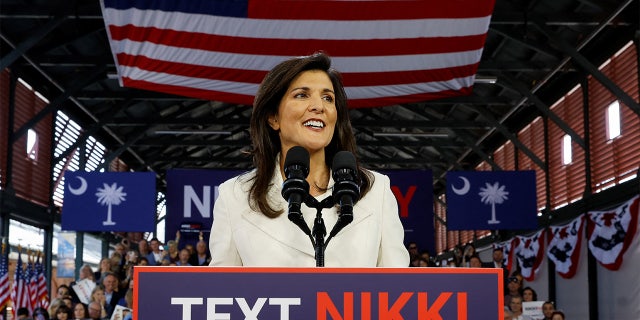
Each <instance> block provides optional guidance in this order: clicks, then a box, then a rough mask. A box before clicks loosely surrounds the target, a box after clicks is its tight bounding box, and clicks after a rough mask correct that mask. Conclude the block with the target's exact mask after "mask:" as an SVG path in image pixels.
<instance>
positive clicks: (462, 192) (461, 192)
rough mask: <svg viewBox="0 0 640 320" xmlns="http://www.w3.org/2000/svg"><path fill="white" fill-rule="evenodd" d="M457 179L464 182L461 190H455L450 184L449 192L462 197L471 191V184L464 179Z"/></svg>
mask: <svg viewBox="0 0 640 320" xmlns="http://www.w3.org/2000/svg"><path fill="white" fill-rule="evenodd" d="M458 178H460V179H461V180H462V181H464V186H462V188H460V189H456V187H454V186H453V184H451V190H452V191H453V192H454V193H455V194H457V195H459V196H464V195H465V194H467V193H468V192H469V189H471V184H470V183H469V179H467V178H465V177H458Z"/></svg>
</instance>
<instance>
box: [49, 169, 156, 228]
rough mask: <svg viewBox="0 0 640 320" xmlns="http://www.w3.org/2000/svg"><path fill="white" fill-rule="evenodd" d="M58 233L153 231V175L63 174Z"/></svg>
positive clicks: (154, 199)
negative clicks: (66, 231)
mask: <svg viewBox="0 0 640 320" xmlns="http://www.w3.org/2000/svg"><path fill="white" fill-rule="evenodd" d="M64 178H65V186H64V205H63V207H62V230H69V231H131V232H135V231H154V230H155V224H156V176H155V174H154V173H153V172H84V171H65V174H64Z"/></svg>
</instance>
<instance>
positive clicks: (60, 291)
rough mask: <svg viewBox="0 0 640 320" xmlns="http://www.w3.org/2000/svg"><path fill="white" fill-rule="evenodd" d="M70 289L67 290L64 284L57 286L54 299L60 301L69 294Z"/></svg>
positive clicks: (67, 287)
mask: <svg viewBox="0 0 640 320" xmlns="http://www.w3.org/2000/svg"><path fill="white" fill-rule="evenodd" d="M70 291H71V289H69V286H68V285H66V284H61V285H59V286H58V290H56V298H57V299H62V298H64V297H65V296H68V295H69V294H70V293H71V292H70Z"/></svg>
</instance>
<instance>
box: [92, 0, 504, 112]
mask: <svg viewBox="0 0 640 320" xmlns="http://www.w3.org/2000/svg"><path fill="white" fill-rule="evenodd" d="M311 2H312V3H311ZM493 4H494V0H477V1H476V0H458V1H287V4H286V5H285V4H284V2H282V1H272V0H265V1H250V3H249V6H250V9H249V18H236V17H221V16H212V15H206V14H189V13H180V12H164V11H159V10H155V11H151V10H139V9H127V10H115V9H110V8H103V16H104V18H105V23H106V25H107V29H108V33H109V37H110V43H111V48H112V52H113V54H114V57H115V60H116V64H117V67H118V75H119V79H120V81H121V85H123V86H129V87H137V88H143V89H149V90H154V91H164V92H168V93H174V94H180V95H185V96H192V97H197V98H203V99H211V100H221V101H226V102H231V103H241V104H251V103H252V102H253V95H254V94H255V93H256V91H257V88H258V85H259V84H260V82H261V81H262V79H263V77H264V75H265V74H266V72H267V71H268V70H270V69H271V68H272V67H273V66H275V65H276V64H278V63H280V62H282V61H283V60H285V59H288V58H290V57H293V56H301V55H308V54H311V53H313V52H316V51H324V52H326V53H327V54H329V55H330V56H331V57H332V60H333V64H334V67H335V68H336V69H338V70H339V71H340V72H341V73H342V74H343V78H344V83H345V87H346V91H347V95H348V96H349V99H350V106H351V107H372V106H383V105H391V104H396V103H406V102H416V101H424V100H430V99H436V98H442V97H448V96H455V95H463V94H468V93H470V92H471V87H472V85H473V81H474V78H475V72H476V70H477V67H478V63H479V61H480V58H481V55H482V50H483V47H484V41H485V38H486V33H487V30H488V27H489V22H490V19H491V12H492V10H493ZM103 6H104V5H103ZM308 8H313V10H309V9H308Z"/></svg>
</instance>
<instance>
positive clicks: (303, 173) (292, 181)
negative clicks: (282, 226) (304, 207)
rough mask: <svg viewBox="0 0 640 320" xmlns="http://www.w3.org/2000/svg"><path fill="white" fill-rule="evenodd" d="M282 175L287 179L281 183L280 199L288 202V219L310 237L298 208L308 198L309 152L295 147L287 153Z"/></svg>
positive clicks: (307, 227)
mask: <svg viewBox="0 0 640 320" xmlns="http://www.w3.org/2000/svg"><path fill="white" fill-rule="evenodd" d="M284 175H285V177H287V179H286V180H285V181H284V183H282V197H283V198H285V199H286V200H287V201H288V202H289V213H288V218H289V220H291V221H292V222H293V223H295V224H296V225H297V226H298V227H300V229H302V231H303V232H304V233H305V234H307V235H311V230H310V229H309V226H308V225H307V223H306V222H305V221H304V217H303V216H302V211H300V206H301V204H302V203H303V202H304V200H305V199H306V198H307V197H308V196H309V183H308V182H307V180H306V179H307V176H308V175H309V152H308V151H307V149H305V148H303V147H300V146H295V147H293V148H291V149H289V151H288V152H287V156H286V158H285V160H284Z"/></svg>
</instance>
